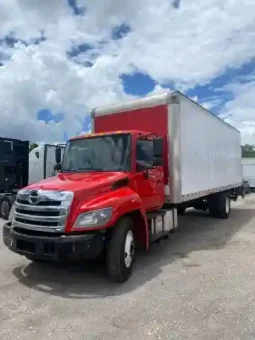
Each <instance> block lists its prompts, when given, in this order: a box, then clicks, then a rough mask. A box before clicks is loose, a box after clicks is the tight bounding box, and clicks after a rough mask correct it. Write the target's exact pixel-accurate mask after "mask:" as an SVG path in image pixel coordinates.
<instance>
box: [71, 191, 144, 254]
mask: <svg viewBox="0 0 255 340" xmlns="http://www.w3.org/2000/svg"><path fill="white" fill-rule="evenodd" d="M108 207H112V208H113V214H112V217H111V219H110V220H109V222H108V223H107V224H106V225H104V226H103V227H102V226H100V227H95V228H89V231H93V230H100V229H101V230H102V229H108V228H110V227H112V226H113V225H114V224H115V223H116V221H117V220H118V219H120V218H121V217H122V216H124V215H130V216H131V217H132V218H133V220H134V222H135V224H136V221H137V224H136V225H138V226H139V228H142V229H143V231H142V232H141V231H140V232H137V236H138V237H139V239H140V238H141V237H143V238H144V239H143V240H140V242H139V243H142V244H143V245H144V246H145V248H146V249H147V248H148V245H149V232H148V222H147V218H146V213H145V211H144V210H143V208H142V200H141V198H140V196H139V195H138V194H137V193H136V192H135V191H133V190H132V189H131V188H130V187H122V188H119V189H116V190H113V191H110V192H107V193H105V194H102V195H100V196H98V197H96V198H94V199H92V200H90V201H88V202H86V203H84V204H82V205H81V206H80V207H79V208H78V209H77V207H75V206H74V207H72V208H73V209H71V213H70V216H69V219H68V220H69V221H68V223H67V226H66V232H73V231H74V230H73V224H74V223H75V220H76V218H77V217H78V216H79V215H80V214H82V213H85V212H89V211H92V210H97V209H103V208H108ZM141 222H142V223H141ZM137 229H138V227H137ZM79 231H83V232H85V231H88V229H87V228H81V229H79ZM142 235H143V236H142Z"/></svg>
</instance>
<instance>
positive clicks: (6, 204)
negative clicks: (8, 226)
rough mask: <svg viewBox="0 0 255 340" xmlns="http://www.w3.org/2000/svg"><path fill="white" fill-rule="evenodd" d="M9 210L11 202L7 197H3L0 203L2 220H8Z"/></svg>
mask: <svg viewBox="0 0 255 340" xmlns="http://www.w3.org/2000/svg"><path fill="white" fill-rule="evenodd" d="M10 210H11V203H10V201H9V200H8V198H3V199H2V201H1V203H0V215H1V216H2V218H3V219H4V220H8V218H9V214H10Z"/></svg>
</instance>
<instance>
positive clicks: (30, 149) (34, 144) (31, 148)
mask: <svg viewBox="0 0 255 340" xmlns="http://www.w3.org/2000/svg"><path fill="white" fill-rule="evenodd" d="M37 146H38V144H36V143H31V144H29V152H30V151H32V150H34V149H35V148H37Z"/></svg>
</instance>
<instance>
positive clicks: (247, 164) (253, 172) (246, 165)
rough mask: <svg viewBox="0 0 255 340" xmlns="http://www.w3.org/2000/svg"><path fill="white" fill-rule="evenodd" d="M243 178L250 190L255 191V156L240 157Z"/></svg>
mask: <svg viewBox="0 0 255 340" xmlns="http://www.w3.org/2000/svg"><path fill="white" fill-rule="evenodd" d="M242 165H243V178H244V180H245V181H246V182H248V183H249V187H250V189H251V191H252V192H254V191H255V158H253V157H251V158H242Z"/></svg>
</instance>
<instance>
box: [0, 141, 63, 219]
mask: <svg viewBox="0 0 255 340" xmlns="http://www.w3.org/2000/svg"><path fill="white" fill-rule="evenodd" d="M56 147H57V146H56V145H50V144H44V145H41V146H38V147H36V148H35V149H33V150H32V151H31V152H29V142H28V141H21V140H17V139H12V138H0V215H1V216H2V217H3V218H4V219H8V216H9V212H10V209H11V206H12V204H13V202H14V201H15V199H16V194H17V192H18V190H19V189H21V188H23V187H26V186H27V185H28V184H32V183H35V182H38V181H40V180H41V179H44V178H47V177H50V176H54V175H55V170H54V166H55V164H56V163H55V150H56ZM59 147H60V149H61V150H62V153H63V150H64V145H61V146H59Z"/></svg>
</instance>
